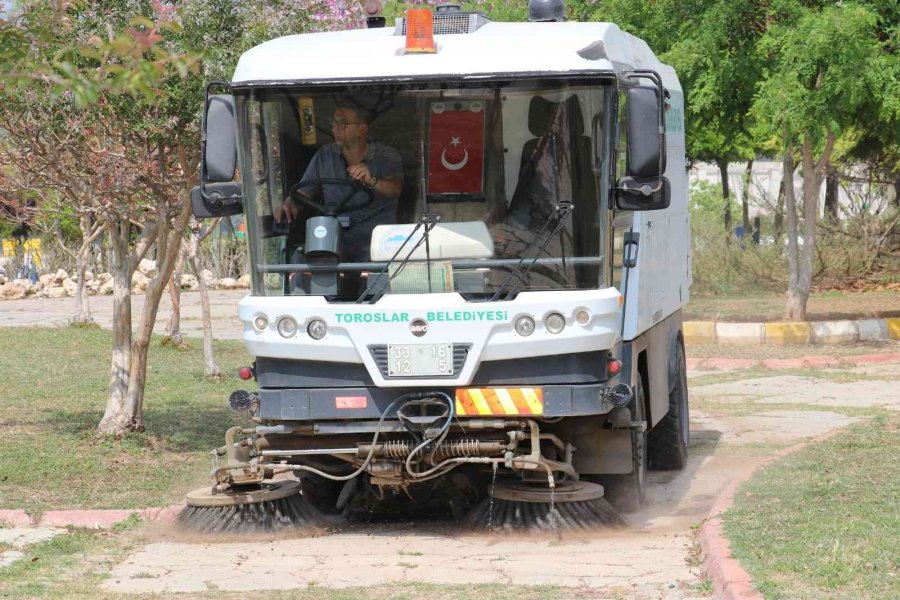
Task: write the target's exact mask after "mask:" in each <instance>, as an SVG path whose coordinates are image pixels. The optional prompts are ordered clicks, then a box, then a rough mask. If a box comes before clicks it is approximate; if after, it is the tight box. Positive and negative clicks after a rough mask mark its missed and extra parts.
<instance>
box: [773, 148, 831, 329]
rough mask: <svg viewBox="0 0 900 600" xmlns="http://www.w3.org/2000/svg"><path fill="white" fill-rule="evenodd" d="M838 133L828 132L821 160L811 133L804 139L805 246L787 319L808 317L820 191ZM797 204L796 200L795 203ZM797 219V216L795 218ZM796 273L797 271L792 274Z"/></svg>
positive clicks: (786, 309) (787, 308) (789, 296)
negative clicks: (814, 149)
mask: <svg viewBox="0 0 900 600" xmlns="http://www.w3.org/2000/svg"><path fill="white" fill-rule="evenodd" d="M834 140H835V135H834V134H833V133H831V132H830V131H829V132H828V135H827V137H826V140H825V147H824V149H823V150H822V156H821V157H820V158H819V160H815V159H814V157H813V144H812V140H811V139H810V137H809V136H808V135H805V136H804V138H803V249H802V250H801V251H800V257H799V263H798V268H797V272H796V276H797V277H796V284H795V285H793V286H791V287H790V288H789V289H788V301H787V306H786V307H785V318H787V319H788V320H791V321H803V320H806V303H807V301H808V300H809V292H810V290H811V289H812V264H813V257H814V256H815V253H816V220H817V219H818V216H819V192H820V191H821V189H822V181H823V179H824V178H825V172H826V169H827V168H828V166H829V161H830V160H831V152H832V150H833V148H834ZM795 204H796V203H795ZM794 218H795V220H796V217H794ZM792 275H793V274H792Z"/></svg>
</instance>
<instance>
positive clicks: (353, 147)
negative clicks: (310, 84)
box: [274, 104, 403, 262]
mask: <svg viewBox="0 0 900 600" xmlns="http://www.w3.org/2000/svg"><path fill="white" fill-rule="evenodd" d="M367 117H368V115H367V114H366V113H365V111H363V110H361V109H359V108H357V107H354V106H347V105H343V104H338V106H337V108H335V111H334V117H333V118H332V119H331V131H332V133H333V135H334V143H332V144H326V145H324V146H322V147H321V148H319V150H318V152H316V155H315V156H313V159H312V161H310V163H309V166H308V167H307V169H306V172H305V173H304V174H303V177H302V178H300V183H301V184H303V183H305V182H310V183H311V184H312V185H310V186H309V187H300V189H299V191H298V192H297V193H299V194H302V195H304V196H305V197H307V198H310V199H311V198H312V196H313V194H314V193H315V188H316V186H315V180H316V179H322V178H326V179H343V178H346V179H347V180H348V181H354V180H355V181H356V182H358V183H359V184H360V185H361V186H363V187H364V188H367V189H366V190H359V191H357V192H355V193H353V194H352V197H351V198H349V199H348V200H347V202H346V204H345V205H344V207H343V208H342V209H341V210H342V212H341V215H342V216H344V217H348V218H349V226H347V227H346V228H345V229H344V231H343V235H342V239H343V247H344V256H342V257H341V258H342V260H349V261H351V262H367V261H368V260H369V244H370V240H371V237H372V230H373V229H375V226H376V225H388V224H391V223H396V222H397V205H398V197H399V196H400V192H401V190H402V189H403V161H402V159H401V158H400V153H399V152H397V151H396V150H395V149H394V148H391V147H390V146H386V145H384V144H379V143H377V142H370V141H369V123H368V119H367ZM348 192H350V189H349V188H347V187H346V186H343V185H335V184H323V185H322V198H321V203H322V204H323V205H325V206H326V207H327V208H335V207H337V206H338V205H339V204H340V203H341V201H342V200H344V198H346V197H347V194H348ZM369 192H371V197H372V202H371V203H369V199H370V194H369ZM298 213H299V207H298V205H297V204H296V203H295V201H294V200H292V199H291V198H287V199H286V200H285V201H284V203H283V204H282V205H281V206H280V207H278V208H277V209H276V210H275V213H274V217H275V221H276V222H279V223H280V222H281V221H282V219H286V220H287V222H288V223H291V222H292V221H293V220H294V219H295V218H297V215H298Z"/></svg>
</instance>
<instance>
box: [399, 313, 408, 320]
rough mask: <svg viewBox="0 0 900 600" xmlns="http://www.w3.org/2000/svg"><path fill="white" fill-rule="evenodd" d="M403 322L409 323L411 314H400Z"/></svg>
mask: <svg viewBox="0 0 900 600" xmlns="http://www.w3.org/2000/svg"><path fill="white" fill-rule="evenodd" d="M400 320H401V321H409V313H400Z"/></svg>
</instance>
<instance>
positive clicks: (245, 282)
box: [237, 275, 250, 289]
mask: <svg viewBox="0 0 900 600" xmlns="http://www.w3.org/2000/svg"><path fill="white" fill-rule="evenodd" d="M237 283H238V287H239V288H244V289H248V288H249V287H250V276H249V275H241V276H240V277H238V280H237Z"/></svg>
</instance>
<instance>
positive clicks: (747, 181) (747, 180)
mask: <svg viewBox="0 0 900 600" xmlns="http://www.w3.org/2000/svg"><path fill="white" fill-rule="evenodd" d="M752 182H753V159H752V158H751V159H750V160H748V161H747V170H746V172H745V173H744V195H743V197H742V198H741V222H742V223H743V225H744V236H748V235H750V185H751V183H752Z"/></svg>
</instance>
